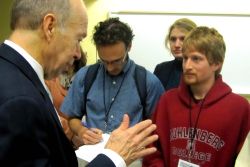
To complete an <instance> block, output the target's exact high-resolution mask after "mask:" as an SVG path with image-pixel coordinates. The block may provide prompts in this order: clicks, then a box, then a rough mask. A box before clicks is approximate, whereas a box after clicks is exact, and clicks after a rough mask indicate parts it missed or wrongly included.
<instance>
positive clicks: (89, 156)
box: [75, 134, 110, 162]
mask: <svg viewBox="0 0 250 167" xmlns="http://www.w3.org/2000/svg"><path fill="white" fill-rule="evenodd" d="M109 136H110V135H109V134H103V135H102V138H103V140H102V141H101V142H100V143H97V144H95V145H83V146H81V147H79V149H78V150H76V151H75V153H76V156H77V157H78V158H80V159H82V160H85V161H87V162H90V161H91V160H93V159H94V158H95V157H96V156H97V155H98V154H99V153H100V152H101V150H102V149H104V146H105V145H106V143H107V141H108V139H109Z"/></svg>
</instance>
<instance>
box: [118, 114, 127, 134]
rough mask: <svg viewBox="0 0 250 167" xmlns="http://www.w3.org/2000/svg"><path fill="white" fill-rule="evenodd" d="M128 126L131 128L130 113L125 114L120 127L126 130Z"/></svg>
mask: <svg viewBox="0 0 250 167" xmlns="http://www.w3.org/2000/svg"><path fill="white" fill-rule="evenodd" d="M128 128H129V116H128V114H124V116H123V119H122V123H121V124H120V126H119V129H121V130H126V129H128Z"/></svg>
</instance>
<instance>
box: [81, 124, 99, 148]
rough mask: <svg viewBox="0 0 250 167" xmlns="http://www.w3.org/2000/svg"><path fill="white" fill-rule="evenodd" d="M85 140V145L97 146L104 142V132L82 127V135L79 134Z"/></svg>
mask: <svg viewBox="0 0 250 167" xmlns="http://www.w3.org/2000/svg"><path fill="white" fill-rule="evenodd" d="M78 136H80V137H81V138H82V140H83V143H84V144H96V143H99V142H100V141H101V140H102V130H100V129H97V128H90V129H88V128H85V127H82V130H81V132H80V134H78Z"/></svg>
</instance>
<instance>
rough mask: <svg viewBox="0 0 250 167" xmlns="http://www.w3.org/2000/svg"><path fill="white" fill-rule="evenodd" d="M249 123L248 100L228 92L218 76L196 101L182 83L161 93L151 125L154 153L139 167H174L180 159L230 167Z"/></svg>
mask: <svg viewBox="0 0 250 167" xmlns="http://www.w3.org/2000/svg"><path fill="white" fill-rule="evenodd" d="M249 121H250V105H249V103H248V101H247V100H246V99H244V98H243V97H241V96H239V95H236V94H234V93H232V90H231V88H230V87H229V86H228V85H227V84H225V83H224V82H223V81H222V78H221V76H219V78H218V79H217V80H216V82H215V84H214V85H213V87H212V88H211V90H210V91H209V92H208V94H207V95H206V97H205V98H204V100H203V101H200V102H194V100H193V98H192V97H191V95H190V91H189V89H188V87H187V86H186V85H185V84H184V83H183V81H182V82H181V83H180V86H179V87H178V88H176V89H172V90H170V91H167V92H165V93H164V94H163V95H162V97H161V99H160V101H159V103H158V105H157V107H156V111H155V112H154V115H153V122H154V123H155V124H156V125H157V130H156V133H157V134H158V135H159V140H158V141H157V142H156V143H154V146H155V147H157V149H158V151H157V152H156V153H154V154H152V155H150V156H147V157H145V158H144V160H143V166H144V167H149V166H150V167H153V166H154V167H156V166H157V167H161V166H162V167H163V166H166V167H177V166H178V161H179V159H182V160H185V161H188V160H191V162H192V163H194V164H198V165H200V166H201V167H233V166H234V163H235V159H236V157H237V155H238V153H239V151H240V149H241V147H242V144H243V143H244V140H245V138H246V135H247V133H248V131H249V129H250V127H249ZM194 131H196V133H195V134H196V135H195V137H193V143H194V144H193V147H192V148H193V149H192V151H191V152H190V147H189V146H190V138H192V133H191V132H194ZM189 153H190V154H189Z"/></svg>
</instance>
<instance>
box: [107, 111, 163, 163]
mask: <svg viewBox="0 0 250 167" xmlns="http://www.w3.org/2000/svg"><path fill="white" fill-rule="evenodd" d="M155 129H156V125H154V124H152V121H151V120H145V121H142V122H140V123H138V124H136V125H135V126H133V127H131V128H129V117H128V115H126V114H125V115H124V117H123V121H122V123H121V125H120V127H119V128H117V129H116V130H114V131H113V132H112V133H111V135H110V138H109V140H108V142H107V144H106V146H105V148H107V149H111V150H113V151H115V152H116V153H118V154H119V155H120V156H121V157H122V158H123V159H124V161H125V163H126V164H127V165H129V164H131V163H132V162H133V161H135V160H136V159H138V158H141V157H144V156H146V155H149V154H152V153H154V152H155V151H156V148H155V147H151V148H146V146H147V145H149V144H151V143H152V142H154V141H156V140H157V139H158V136H157V135H152V132H153V131H154V130H155Z"/></svg>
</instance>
